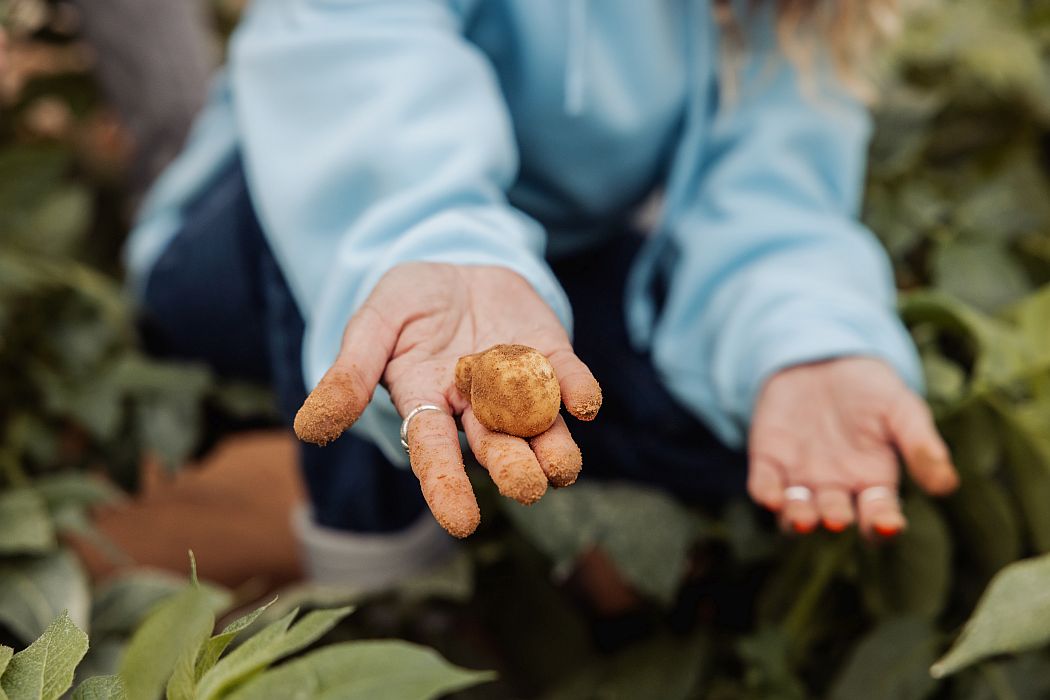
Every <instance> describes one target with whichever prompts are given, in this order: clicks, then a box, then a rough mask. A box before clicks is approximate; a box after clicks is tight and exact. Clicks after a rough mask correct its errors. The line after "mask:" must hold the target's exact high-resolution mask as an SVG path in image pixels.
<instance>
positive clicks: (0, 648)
mask: <svg viewBox="0 0 1050 700" xmlns="http://www.w3.org/2000/svg"><path fill="white" fill-rule="evenodd" d="M14 654H15V650H14V649H12V648H11V647H5V646H4V645H3V644H0V676H3V675H4V669H6V668H7V664H8V663H9V662H10V661H11V657H12V656H14Z"/></svg>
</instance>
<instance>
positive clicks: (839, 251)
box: [651, 38, 921, 446]
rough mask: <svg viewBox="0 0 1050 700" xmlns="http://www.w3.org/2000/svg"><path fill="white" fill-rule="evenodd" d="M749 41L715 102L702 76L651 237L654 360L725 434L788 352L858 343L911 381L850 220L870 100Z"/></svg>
mask: <svg viewBox="0 0 1050 700" xmlns="http://www.w3.org/2000/svg"><path fill="white" fill-rule="evenodd" d="M756 43H757V44H758V45H757V47H756V48H752V50H751V51H750V55H749V58H748V59H747V61H746V65H744V66H743V67H742V70H741V71H740V72H739V73H738V75H737V80H738V83H737V85H736V92H737V95H736V97H735V98H734V99H733V100H726V99H723V100H722V101H723V104H721V105H719V104H717V102H718V101H719V98H718V96H717V95H718V93H719V90H717V89H716V90H714V93H715V96H714V97H710V96H709V100H710V101H709V102H708V103H707V109H708V110H710V112H711V114H710V117H709V118H708V119H702V120H699V121H700V122H701V123H703V124H704V126H703V127H702V133H700V134H698V135H697V138H695V139H693V140H689V139H688V138H687V139H686V140H685V141H683V145H684V147H685V148H690V149H692V150H691V152H689V153H684V154H680V155H679V157H680V158H685V159H687V161H688V162H689V165H688V166H687V167H686V168H685V171H686V175H685V176H684V177H685V180H684V182H685V184H684V188H685V192H686V194H685V196H683V197H681V198H680V199H679V201H678V202H677V203H670V204H669V210H668V212H667V214H666V217H667V220H666V226H665V228H664V231H663V235H662V237H661V240H660V241H658V242H657V243H656V244H655V245H657V246H660V247H662V249H663V250H662V258H663V261H664V264H663V272H664V274H665V275H666V279H667V283H666V298H665V301H664V304H663V306H662V309H661V311H660V314H659V316H658V318H657V320H656V321H655V325H654V327H653V328H652V331H651V343H652V348H651V349H652V352H653V355H654V362H655V363H656V365H657V367H658V369H659V370H660V372H661V373H662V376H664V377H665V381H666V383H667V386H668V387H670V389H671V391H672V392H673V393H674V394H675V395H676V397H677V398H679V399H680V400H681V401H683V402H684V403H685V404H686V405H688V406H689V407H691V408H692V409H693V410H694V411H696V412H697V413H698V414H699V415H700V416H702V417H703V418H704V419H705V420H706V422H707V423H708V424H709V425H710V426H712V428H713V429H714V430H715V431H716V433H717V434H718V435H719V436H720V437H721V438H722V439H723V440H725V441H726V442H727V443H729V444H730V445H733V446H740V445H742V444H743V442H744V440H745V437H746V430H747V426H748V423H749V421H750V418H751V415H752V411H753V407H754V403H755V400H756V398H757V395H758V393H759V391H760V389H761V387H762V385H763V383H764V382H765V381H766V379H768V378H769V377H770V376H771V375H772V374H774V373H775V372H777V371H778V370H781V369H783V368H786V367H789V366H791V365H796V364H800V363H805V362H811V361H817V360H822V359H830V358H834V357H840V356H846V355H865V356H871V357H876V358H881V359H883V360H885V361H887V362H888V363H890V364H891V365H892V366H894V367H895V368H896V369H897V370H898V372H899V373H900V374H901V375H902V377H903V378H904V379H905V381H907V382H908V383H910V384H911V385H912V386H913V387H916V388H920V387H921V374H920V369H919V364H918V358H917V354H916V352H915V349H914V347H913V345H912V343H911V340H910V338H909V336H908V333H907V331H906V329H905V328H904V327H903V325H902V323H901V322H900V320H899V318H898V316H897V313H896V292H895V286H894V281H893V275H892V269H891V266H890V264H889V261H888V257H887V256H886V255H885V253H884V251H883V249H882V247H881V246H880V244H879V243H878V241H877V240H876V239H875V237H874V236H873V235H872V234H871V233H870V232H869V231H867V230H866V229H864V228H863V227H862V226H861V225H860V224H859V223H858V222H857V220H856V217H857V209H858V206H859V200H860V196H861V192H862V184H863V178H864V170H865V155H866V148H867V143H868V139H869V134H870V124H869V121H870V120H869V116H868V114H867V112H866V110H865V109H864V108H863V107H862V106H861V105H860V104H858V103H857V102H855V101H853V100H852V99H850V98H849V97H847V96H846V95H845V94H843V93H844V91H843V90H841V89H837V88H836V87H835V86H833V85H829V82H831V79H830V78H828V77H827V76H825V77H824V78H820V79H817V78H814V81H813V84H812V85H810V84H808V82H807V81H808V79H806V80H802V79H800V76H799V74H798V73H797V72H796V71H795V69H794V67H793V66H792V65H791V64H790V63H789V62H788V61H787V60H786V59H785V58H784V57H783V56H781V55H780V54H779V52H778V51H774V50H772V49H770V48H768V47H770V46H775V45H776V42H775V40H774V39H772V38H770V39H769V40H767V41H765V42H764V46H766V47H767V48H766V50H764V51H763V50H761V49H762V45H763V44H762V43H761V40H760V39H757V40H756V39H752V44H756ZM721 92H723V93H724V92H725V90H722V91H721ZM680 184H681V183H680ZM656 257H661V255H657V256H656Z"/></svg>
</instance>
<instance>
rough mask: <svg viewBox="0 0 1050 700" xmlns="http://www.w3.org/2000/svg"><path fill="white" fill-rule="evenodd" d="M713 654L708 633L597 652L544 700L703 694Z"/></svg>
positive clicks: (674, 699)
mask: <svg viewBox="0 0 1050 700" xmlns="http://www.w3.org/2000/svg"><path fill="white" fill-rule="evenodd" d="M710 655H711V643H710V639H709V638H708V637H707V635H705V634H694V635H692V636H691V637H686V638H682V637H678V636H671V635H664V636H661V637H658V638H656V639H651V640H647V641H644V642H640V643H636V644H632V645H631V646H629V647H627V648H626V649H624V650H623V651H620V652H617V653H615V654H609V655H607V654H602V655H598V656H596V658H594V659H593V660H591V661H590V662H589V663H587V664H586V665H584V666H583V667H582V668H580V669H579V670H577V671H576V672H574V673H573V674H572V675H571V676H570V677H569V679H568V680H566V681H563V682H561V683H559V684H558V686H557V687H556V688H554V689H553V690H552V691H551V692H549V693H547V694H545V695H544V696H543V700H576V699H577V698H623V699H624V700H628V699H630V698H659V699H660V700H690V699H691V698H696V697H700V695H699V692H698V691H699V690H700V688H699V686H700V684H701V680H702V677H703V675H704V673H705V671H706V670H707V667H708V666H709V664H710Z"/></svg>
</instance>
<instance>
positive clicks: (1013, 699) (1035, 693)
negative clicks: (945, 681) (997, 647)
mask: <svg viewBox="0 0 1050 700" xmlns="http://www.w3.org/2000/svg"><path fill="white" fill-rule="evenodd" d="M967 680H968V681H970V682H969V683H968V684H967V683H966V681H967ZM953 685H954V684H953ZM958 686H959V687H960V690H961V691H962V692H960V693H959V694H958V695H957V697H962V698H965V700H1004V699H1007V700H1046V698H1048V697H1050V659H1047V656H1046V654H1045V653H1039V652H1031V653H1028V654H1022V655H1020V656H1017V657H1013V658H1008V659H1004V660H1002V661H984V662H981V663H980V664H978V665H977V666H976V667H974V668H972V669H971V670H970V671H969V672H968V673H964V674H960V676H959V681H958ZM967 686H968V687H967ZM964 688H965V689H964Z"/></svg>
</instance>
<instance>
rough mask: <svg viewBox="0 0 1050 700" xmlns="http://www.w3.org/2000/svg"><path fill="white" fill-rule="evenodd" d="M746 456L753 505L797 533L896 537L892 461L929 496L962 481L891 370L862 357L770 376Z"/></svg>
mask: <svg viewBox="0 0 1050 700" xmlns="http://www.w3.org/2000/svg"><path fill="white" fill-rule="evenodd" d="M749 448H750V462H751V463H750V472H749V476H748V491H749V492H750V493H751V496H752V498H754V499H755V501H756V502H758V503H759V504H760V505H763V506H765V507H766V508H769V509H770V510H773V511H775V512H778V513H780V516H781V522H782V524H783V525H784V526H785V527H791V528H793V529H794V530H795V531H796V532H800V533H808V532H812V531H813V530H814V529H815V528H816V527H817V525H818V524H819V523H821V522H823V524H824V527H826V528H827V529H828V530H831V531H834V532H838V531H841V530H844V529H845V528H846V527H848V526H849V525H850V524H851V523H853V522H854V521H855V520H856V521H857V522H858V523H859V525H860V528H861V531H862V532H864V533H865V534H866V535H868V536H871V534H872V533H873V532H874V533H877V534H879V535H882V536H892V535H895V534H897V533H898V532H900V531H901V530H902V529H903V528H904V527H905V525H906V523H905V520H904V516H903V515H901V511H900V505H899V503H898V500H897V496H896V494H897V488H898V479H899V470H898V466H897V465H898V454H899V455H900V456H901V457H903V459H904V462H905V464H906V465H907V467H908V472H909V473H910V474H911V476H912V478H913V479H914V480H915V482H916V483H917V484H918V485H919V486H920V487H921V488H922V489H924V490H925V491H927V492H928V493H930V494H934V495H944V494H947V493H950V492H951V491H953V490H954V489H955V487H956V486H957V485H958V482H959V478H958V476H957V474H956V472H955V468H954V467H953V466H952V462H951V457H950V455H949V454H948V449H947V447H945V445H944V441H942V440H941V438H940V436H939V435H938V434H937V429H936V428H935V427H934V424H933V419H932V417H931V415H930V411H929V409H928V408H927V406H926V403H925V402H924V401H923V400H922V399H921V398H919V397H918V396H916V395H915V394H914V393H913V392H912V391H911V390H910V389H908V387H906V386H905V385H904V383H903V382H902V381H901V380H900V378H899V377H898V376H897V374H896V372H894V371H893V370H892V369H891V368H890V367H889V366H888V365H886V364H884V363H883V362H880V361H878V360H873V359H868V358H860V357H848V358H843V359H837V360H831V361H827V362H818V363H813V364H806V365H799V366H796V367H791V368H788V369H786V370H783V371H781V372H778V373H777V374H775V375H774V376H773V377H772V378H771V379H770V380H769V381H768V382H767V383H766V385H765V386H764V387H763V389H762V392H761V394H760V395H759V398H758V401H757V404H756V407H755V415H754V419H753V421H752V426H751V435H750V445H749ZM791 486H805V487H807V488H808V489H809V490H810V492H811V493H812V499H811V500H806V499H804V498H803V499H795V498H787V497H786V496H785V489H787V488H789V487H791ZM871 487H884V488H875V489H873V490H871V491H867V489H870V488H871ZM792 493H799V494H800V495H802V496H804V495H805V491H804V490H798V491H795V492H792Z"/></svg>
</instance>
